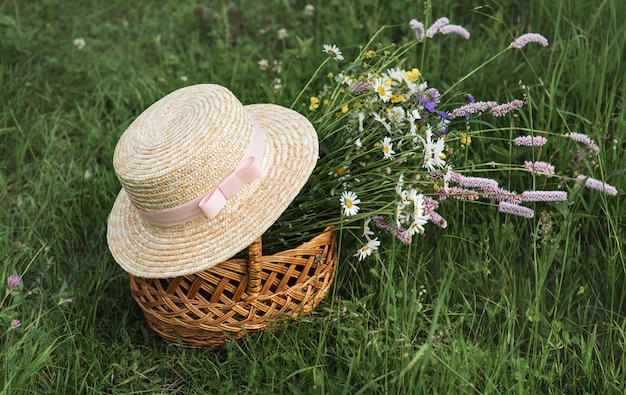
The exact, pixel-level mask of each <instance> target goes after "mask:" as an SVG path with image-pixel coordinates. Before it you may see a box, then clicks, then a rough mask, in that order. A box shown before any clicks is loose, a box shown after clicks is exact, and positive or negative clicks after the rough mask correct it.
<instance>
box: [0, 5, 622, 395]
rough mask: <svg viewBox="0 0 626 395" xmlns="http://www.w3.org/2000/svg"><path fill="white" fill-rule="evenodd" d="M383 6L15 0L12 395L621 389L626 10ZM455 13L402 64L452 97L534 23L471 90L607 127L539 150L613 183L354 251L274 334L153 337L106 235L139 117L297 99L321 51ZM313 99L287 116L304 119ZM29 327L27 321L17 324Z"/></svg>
mask: <svg viewBox="0 0 626 395" xmlns="http://www.w3.org/2000/svg"><path fill="white" fill-rule="evenodd" d="M209 3H210V4H209ZM346 3H347V4H346ZM388 3H390V2H384V1H380V0H363V1H360V2H357V1H353V2H345V1H338V0H326V1H320V2H313V4H314V5H315V7H316V9H315V15H314V16H313V17H312V18H309V17H307V16H305V15H304V13H303V12H302V10H303V8H304V5H305V4H306V2H301V1H297V2H296V1H288V0H284V1H279V0H268V1H265V2H256V1H232V2H222V1H220V2H206V5H207V6H210V7H211V11H212V12H214V13H215V19H214V20H211V21H210V22H201V21H200V20H198V18H197V17H196V16H195V15H194V13H193V8H194V6H195V3H194V2H174V1H171V2H159V4H158V5H156V4H155V3H153V2H127V1H122V0H111V1H108V2H98V1H94V0H82V1H62V0H37V1H35V0H33V1H27V2H26V1H10V0H5V1H1V2H0V59H1V60H0V87H1V88H0V91H1V94H0V169H1V171H0V219H1V220H0V259H1V262H2V265H1V266H0V279H1V280H2V281H5V279H6V278H7V277H8V276H9V275H11V274H17V275H19V276H20V278H21V280H22V281H21V285H20V287H19V288H18V289H15V290H13V291H11V292H10V293H9V294H8V295H7V297H6V299H5V301H4V303H3V304H2V307H1V308H0V365H1V367H0V372H1V373H0V393H7V394H17V393H68V394H71V393H110V394H118V393H168V394H173V393H180V394H188V393H198V394H204V393H250V394H253V393H315V394H317V393H333V394H334V393H350V394H357V393H406V394H413V393H416V394H419V393H440V394H473V393H507V394H508V393H517V394H526V393H528V394H531V393H546V394H558V393H575V394H583V393H588V394H596V393H603V394H604V393H615V394H621V393H624V392H626V287H624V284H626V259H625V257H624V251H623V250H622V244H623V243H624V242H625V241H626V238H625V237H624V234H625V231H626V226H625V223H626V218H625V217H624V212H623V208H624V207H626V199H625V196H626V195H625V194H624V193H623V191H624V190H626V181H624V180H625V179H624V169H625V168H626V159H625V154H624V149H625V148H626V141H625V138H624V136H626V109H625V108H624V99H625V97H626V79H624V74H626V64H625V63H626V34H625V32H626V22H624V19H623V15H624V14H626V3H624V2H623V1H620V0H604V1H603V0H586V1H575V0H555V1H532V2H530V3H529V4H530V5H528V4H527V3H528V2H527V3H524V4H523V5H522V4H521V3H520V2H516V1H513V0H484V1H483V2H474V5H472V6H470V5H468V4H467V3H468V2H466V1H459V0H456V1H453V0H445V1H434V2H431V3H432V5H431V8H425V7H424V4H423V1H406V2H397V1H396V2H392V3H393V5H389V4H388ZM230 4H233V5H236V6H237V7H236V9H235V10H236V12H234V11H233V10H232V9H231V11H229V8H228V6H229V5H230ZM425 9H427V11H426V13H425V11H424V10H425ZM441 16H447V17H449V18H450V20H451V21H452V23H456V24H461V25H463V26H465V27H466V28H467V29H468V30H470V32H471V34H472V37H471V39H470V40H469V41H465V40H462V39H460V38H458V37H452V36H450V37H438V38H437V40H436V41H435V40H432V41H428V42H427V43H426V45H425V46H424V51H423V53H422V50H421V49H419V48H421V47H418V50H417V51H416V52H411V53H409V54H407V61H406V63H407V64H408V65H419V67H420V69H421V70H422V72H423V73H425V74H426V75H428V78H429V83H430V85H431V86H438V87H441V88H442V89H445V88H446V87H447V86H449V85H450V84H451V83H453V82H455V81H458V80H459V79H460V78H461V77H462V76H464V75H465V74H467V73H468V72H469V71H471V70H473V69H475V68H476V67H477V66H479V65H480V64H481V63H482V62H483V61H485V60H486V59H488V58H489V57H491V56H492V55H493V54H495V53H496V52H497V51H499V50H500V49H502V48H504V47H506V46H507V45H508V44H509V43H510V42H511V41H512V40H513V39H514V38H515V37H517V36H518V35H519V34H522V33H526V32H528V31H532V32H537V33H541V34H543V35H544V36H546V37H547V38H548V40H549V41H550V46H549V47H547V48H545V49H543V48H542V49H541V50H534V49H533V50H528V51H520V52H510V53H509V54H507V55H506V56H505V57H501V58H499V59H498V60H497V61H495V62H493V63H490V64H489V65H487V66H486V67H485V68H483V69H481V70H478V71H477V72H476V73H474V74H472V75H471V76H470V77H469V78H467V79H466V80H464V81H463V83H462V84H461V85H460V86H457V87H455V88H456V89H461V90H465V91H469V92H472V93H473V94H474V96H476V97H477V98H483V99H485V100H488V99H495V100H499V101H505V100H506V99H512V98H516V97H520V96H521V95H522V89H521V88H520V81H522V82H523V84H525V85H526V86H527V87H528V92H530V98H529V101H530V103H532V113H530V112H529V111H523V112H521V113H520V116H519V117H518V118H516V119H515V120H514V123H515V125H516V126H519V127H531V126H532V127H534V128H535V129H540V130H545V131H546V132H548V133H554V134H557V135H559V134H563V133H565V132H568V131H576V132H584V133H586V134H588V135H589V136H591V137H593V138H594V139H596V141H598V142H599V144H600V146H601V154H600V160H599V161H597V163H596V162H591V161H589V159H588V158H587V157H585V156H584V155H582V154H581V153H580V152H579V151H576V150H575V149H573V148H574V147H575V146H574V145H569V143H568V144H566V145H563V146H548V147H546V150H545V152H544V153H543V154H542V155H545V156H546V158H549V160H550V162H552V163H553V164H554V165H555V166H556V167H557V168H558V169H561V170H563V172H567V173H568V174H575V173H576V171H577V170H580V169H587V170H590V171H593V174H594V175H596V176H597V178H605V179H606V182H608V183H610V184H612V185H614V186H615V187H617V188H618V190H620V193H619V194H618V196H616V197H606V196H604V195H601V194H598V193H593V192H590V191H589V190H581V189H580V188H578V187H576V186H575V185H574V184H571V183H570V184H568V186H567V188H569V192H570V197H571V199H570V201H569V202H567V203H563V204H555V205H541V204H537V205H536V206H535V209H536V213H537V215H536V218H534V219H533V220H523V219H520V218H512V217H507V216H503V215H501V214H499V213H498V212H497V209H496V208H493V207H491V206H485V205H472V204H462V203H458V204H452V205H448V206H445V211H442V212H441V214H442V215H444V216H445V217H446V218H447V219H448V222H449V226H448V228H447V229H443V230H442V229H435V227H432V226H431V227H429V228H428V231H427V233H426V236H425V237H424V238H420V240H419V241H418V242H417V243H415V244H414V245H413V246H412V247H411V248H410V249H406V248H401V247H398V248H397V249H393V250H392V251H387V252H384V253H382V254H381V255H380V256H379V257H378V259H371V260H367V261H364V262H360V263H359V262H358V261H356V260H355V259H354V258H352V257H351V255H352V253H353V251H354V250H353V249H352V246H350V245H348V246H345V248H343V249H342V251H341V259H340V261H339V264H338V272H337V277H336V279H335V282H334V285H333V288H332V290H331V294H330V295H329V296H328V297H327V299H326V300H325V301H324V302H323V303H322V304H321V305H320V306H318V308H317V309H316V310H315V311H314V312H313V313H312V314H311V315H309V316H307V317H303V318H302V319H300V320H298V321H297V322H293V323H292V324H291V325H289V326H288V327H287V328H286V329H285V330H283V331H281V332H278V333H262V334H255V335H253V336H250V337H248V338H246V339H245V340H244V341H243V342H241V343H239V344H237V343H234V344H227V345H226V346H224V347H221V348H217V349H207V348H204V349H192V348H181V347H175V346H172V345H170V344H168V343H167V342H165V341H163V340H162V339H160V338H159V337H158V336H157V335H155V334H153V333H151V332H150V331H149V329H148V328H147V326H146V323H145V320H144V318H143V316H142V314H141V311H140V310H139V308H138V307H137V306H136V304H135V302H134V300H133V299H132V296H131V294H130V291H129V287H128V280H127V278H126V275H125V273H124V272H123V271H122V270H121V269H120V268H119V267H118V266H117V265H116V264H115V262H114V261H113V259H112V258H111V256H110V254H109V252H108V248H107V245H106V219H107V215H108V213H109V212H110V209H111V206H112V204H113V201H114V199H115V197H116V195H117V192H118V191H119V188H120V186H119V183H118V181H117V179H116V177H115V174H114V172H113V168H112V164H111V158H112V154H113V150H114V148H115V144H116V142H117V139H118V138H119V136H120V135H121V134H122V132H123V131H124V130H125V128H126V126H128V124H129V123H130V122H131V121H132V120H133V119H134V117H136V116H137V115H138V114H139V113H140V112H141V111H142V110H143V109H145V108H146V107H148V106H149V105H150V104H151V103H153V102H154V101H155V100H157V99H159V98H160V97H162V96H164V95H165V94H167V93H169V92H170V91H172V90H174V89H176V88H179V87H182V86H185V85H190V84H195V83H204V82H213V83H219V84H222V85H225V86H227V87H229V88H230V89H231V90H232V91H233V92H234V93H235V94H236V95H237V96H238V97H239V98H240V100H241V101H242V102H243V103H244V104H249V103H255V102H274V103H278V104H281V105H285V106H290V105H291V103H292V101H293V100H294V99H295V98H296V97H297V96H298V94H299V92H300V90H301V89H302V87H304V86H305V84H306V83H307V81H308V80H309V78H310V77H311V75H312V73H313V72H314V71H315V70H316V68H317V67H318V65H319V64H320V63H321V62H322V61H323V60H324V59H325V56H326V55H324V54H323V53H322V52H321V47H322V44H327V43H334V44H337V45H338V46H339V47H340V48H341V49H342V51H343V52H344V54H345V56H346V59H351V58H354V57H355V56H356V55H357V54H358V52H359V50H360V48H359V46H361V45H365V43H367V41H368V40H369V38H370V37H371V36H372V35H373V34H375V33H376V32H377V31H378V29H379V28H380V27H381V26H382V25H385V24H388V25H392V27H391V28H390V29H387V30H385V31H384V32H383V33H382V34H381V37H380V39H379V42H381V43H382V44H383V45H389V44H392V43H395V44H397V45H400V44H402V43H405V42H407V41H408V40H411V39H412V32H411V31H410V30H409V29H408V27H407V23H408V21H409V20H410V19H412V18H417V19H420V20H422V21H427V22H432V21H433V20H434V19H436V18H438V17H441ZM426 24H427V25H428V23H426ZM282 27H284V28H286V29H287V31H288V34H289V35H288V37H287V38H286V39H285V40H284V41H282V40H278V39H277V38H276V32H277V30H278V29H280V28H282ZM226 29H230V33H231V34H232V37H233V38H234V43H230V42H229V38H228V37H227V35H226V33H225V32H226ZM261 29H264V30H265V31H266V32H265V33H264V34H260V33H259V30H261ZM78 37H81V38H84V39H85V41H86V45H85V47H84V48H83V49H82V50H81V51H78V50H77V49H76V48H75V47H74V45H73V40H74V39H75V38H78ZM529 49H530V48H529ZM263 58H265V59H268V60H269V61H270V65H271V63H272V61H273V60H281V61H282V62H283V71H282V73H280V74H277V73H274V72H272V71H267V72H262V71H260V70H259V68H258V65H257V62H258V61H259V60H260V59H263ZM270 67H271V66H270ZM340 67H341V64H336V63H334V62H332V63H329V64H328V65H327V67H325V68H324V69H323V70H322V75H325V74H326V73H327V72H328V71H333V72H338V71H340ZM183 76H185V77H186V81H184V80H183V79H181V77H183ZM275 78H281V84H282V88H281V89H280V90H279V91H278V92H275V91H274V90H273V89H272V85H273V80H274V79H275ZM320 88H321V83H319V82H314V83H313V84H312V85H311V86H310V88H309V91H307V92H305V95H303V98H302V99H301V100H300V101H301V102H300V103H296V104H295V106H294V108H295V109H296V110H298V111H301V112H303V113H305V114H306V113H307V111H306V106H307V105H308V103H307V102H308V96H309V95H313V94H315V93H316V92H318V91H319V89H320ZM491 126H496V127H501V126H508V121H504V123H503V124H499V123H497V122H495V123H494V125H491ZM506 137H508V136H506ZM475 149H476V150H477V151H476V155H477V156H480V157H482V158H485V157H490V156H494V157H495V156H497V155H499V152H500V151H498V150H497V149H495V148H494V146H490V145H488V144H487V145H480V144H476V148H475ZM500 159H501V158H500ZM494 160H495V159H494ZM521 181H524V180H520V179H513V181H512V182H513V183H516V182H521ZM526 181H527V180H526ZM0 287H2V288H3V289H4V288H6V283H2V285H1V286H0ZM7 292H8V291H7ZM2 296H3V295H2ZM69 297H73V299H74V301H73V302H71V303H66V302H64V301H65V299H66V298H69ZM15 318H18V319H20V320H21V323H22V326H21V327H20V328H17V329H9V328H10V325H11V324H10V322H11V319H15Z"/></svg>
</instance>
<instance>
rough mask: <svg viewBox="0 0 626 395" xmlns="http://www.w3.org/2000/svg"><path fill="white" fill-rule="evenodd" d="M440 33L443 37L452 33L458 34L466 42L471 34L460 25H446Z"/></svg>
mask: <svg viewBox="0 0 626 395" xmlns="http://www.w3.org/2000/svg"><path fill="white" fill-rule="evenodd" d="M439 32H440V33H441V34H443V35H446V34H450V33H453V34H458V35H459V36H461V37H463V38H464V39H466V40H467V39H469V37H470V34H469V32H468V31H467V29H465V28H464V27H463V26H459V25H445V26H443V27H442V28H441V29H439Z"/></svg>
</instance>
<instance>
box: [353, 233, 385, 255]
mask: <svg viewBox="0 0 626 395" xmlns="http://www.w3.org/2000/svg"><path fill="white" fill-rule="evenodd" d="M379 246H380V241H378V237H377V238H375V239H373V240H370V241H368V242H367V244H365V245H364V246H363V247H361V248H359V249H358V251H357V252H356V254H354V256H358V257H359V261H362V260H363V259H365V258H367V257H368V256H370V255H372V252H374V251H376V250H377V249H378V247H379Z"/></svg>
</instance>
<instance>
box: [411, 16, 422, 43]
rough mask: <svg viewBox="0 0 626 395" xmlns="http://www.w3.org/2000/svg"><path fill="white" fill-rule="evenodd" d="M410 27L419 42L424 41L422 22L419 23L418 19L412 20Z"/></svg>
mask: <svg viewBox="0 0 626 395" xmlns="http://www.w3.org/2000/svg"><path fill="white" fill-rule="evenodd" d="M409 26H411V29H413V31H414V32H415V38H417V39H418V40H423V39H424V24H423V23H422V22H418V21H417V19H411V21H410V22H409Z"/></svg>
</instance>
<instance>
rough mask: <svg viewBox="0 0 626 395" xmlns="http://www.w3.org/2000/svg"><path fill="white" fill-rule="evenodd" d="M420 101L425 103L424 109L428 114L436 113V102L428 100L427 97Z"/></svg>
mask: <svg viewBox="0 0 626 395" xmlns="http://www.w3.org/2000/svg"><path fill="white" fill-rule="evenodd" d="M420 101H421V102H422V103H424V109H425V110H426V111H428V112H435V106H436V104H435V102H434V101H432V100H428V99H427V98H425V97H422V98H420Z"/></svg>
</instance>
